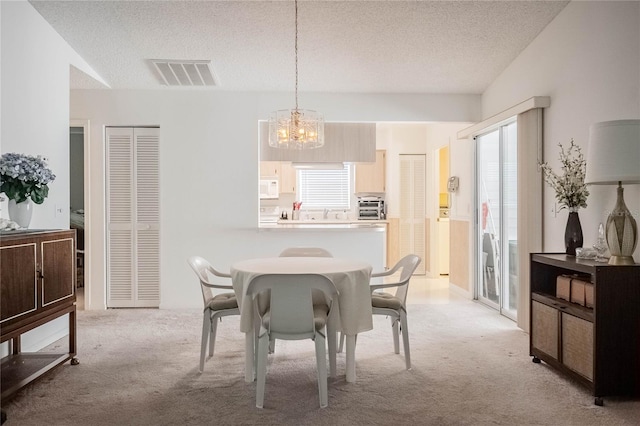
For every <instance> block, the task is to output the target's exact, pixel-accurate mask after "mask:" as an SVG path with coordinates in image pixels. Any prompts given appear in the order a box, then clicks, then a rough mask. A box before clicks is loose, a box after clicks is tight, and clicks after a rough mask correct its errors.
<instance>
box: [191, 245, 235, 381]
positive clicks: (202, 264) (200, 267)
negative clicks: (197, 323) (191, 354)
mask: <svg viewBox="0 0 640 426" xmlns="http://www.w3.org/2000/svg"><path fill="white" fill-rule="evenodd" d="M187 261H188V263H189V265H190V266H191V268H192V269H193V271H194V272H195V273H196V275H197V276H198V279H199V281H200V289H201V290H202V299H203V301H204V313H203V318H202V339H201V343H200V365H199V369H198V371H199V372H200V373H202V371H203V370H204V361H205V354H206V351H207V342H208V343H209V345H208V346H209V357H213V351H214V347H215V343H216V331H217V329H218V321H221V320H222V317H225V316H228V315H240V310H239V309H238V300H237V299H236V295H235V293H234V292H233V287H232V286H231V284H216V283H213V282H211V280H210V277H211V276H212V275H213V276H217V277H221V278H231V275H230V274H227V273H224V272H219V271H217V270H216V269H215V268H214V267H213V266H211V264H210V263H209V262H208V261H207V260H205V259H203V258H202V257H200V256H192V257H190V258H189V259H188V260H187ZM212 288H217V289H223V290H232V291H231V292H225V293H220V294H217V295H215V296H214V295H213V291H212V290H211V289H212Z"/></svg>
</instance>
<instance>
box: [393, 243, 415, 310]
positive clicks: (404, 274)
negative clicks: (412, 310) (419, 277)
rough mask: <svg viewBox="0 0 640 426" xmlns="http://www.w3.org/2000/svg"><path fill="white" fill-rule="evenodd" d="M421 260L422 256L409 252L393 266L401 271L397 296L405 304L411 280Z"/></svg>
mask: <svg viewBox="0 0 640 426" xmlns="http://www.w3.org/2000/svg"><path fill="white" fill-rule="evenodd" d="M421 260H422V259H420V256H418V255H415V254H408V255H406V256H405V257H403V258H402V259H400V260H399V261H398V263H396V264H395V266H394V267H393V268H392V270H395V271H400V278H399V279H398V283H400V285H399V286H398V287H397V288H396V297H397V298H398V299H400V300H402V304H403V305H405V304H406V302H407V292H408V290H409V280H411V277H412V276H413V273H414V272H415V271H416V269H417V268H418V265H419V264H420V261H421Z"/></svg>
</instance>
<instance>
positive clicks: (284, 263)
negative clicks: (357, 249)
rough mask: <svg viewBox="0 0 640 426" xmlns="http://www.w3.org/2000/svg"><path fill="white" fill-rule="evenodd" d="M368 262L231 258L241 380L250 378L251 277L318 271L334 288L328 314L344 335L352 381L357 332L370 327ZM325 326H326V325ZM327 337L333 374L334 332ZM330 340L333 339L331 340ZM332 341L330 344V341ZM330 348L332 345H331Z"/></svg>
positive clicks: (348, 377)
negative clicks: (241, 358) (242, 335)
mask: <svg viewBox="0 0 640 426" xmlns="http://www.w3.org/2000/svg"><path fill="white" fill-rule="evenodd" d="M371 270H372V267H371V265H370V264H369V263H367V262H364V261H361V260H357V259H349V258H340V257H337V258H336V257H269V258H255V259H247V260H241V261H238V262H235V263H233V264H232V265H231V280H232V284H233V290H234V292H235V294H236V298H237V300H238V307H239V308H240V331H241V332H243V333H245V381H247V382H252V381H253V379H254V357H255V338H254V326H255V325H254V324H255V322H254V320H255V318H254V315H255V313H254V309H253V301H252V300H251V298H250V297H245V296H246V293H247V287H248V286H249V283H250V282H251V280H252V279H253V278H255V277H256V276H259V275H264V274H319V275H323V276H325V277H327V278H328V279H329V280H331V282H333V284H334V285H335V286H336V289H337V290H338V298H337V299H338V300H337V303H336V301H334V305H333V306H332V310H336V309H337V313H336V312H333V313H332V315H331V316H330V319H329V320H330V321H333V322H332V326H333V327H331V328H332V329H333V330H335V331H341V332H342V333H343V334H344V335H345V340H346V345H345V350H346V380H347V382H355V381H356V367H355V348H356V336H357V335H358V333H362V332H365V331H369V330H372V329H373V312H372V308H371V290H370V287H369V280H370V278H371ZM328 328H329V327H328ZM327 340H328V341H329V367H330V368H329V370H330V374H331V375H332V376H335V374H336V373H335V368H336V367H335V359H336V355H335V353H336V351H335V344H336V335H335V333H334V334H333V335H329V336H327ZM332 340H333V341H332ZM332 343H333V344H332ZM332 348H333V349H332Z"/></svg>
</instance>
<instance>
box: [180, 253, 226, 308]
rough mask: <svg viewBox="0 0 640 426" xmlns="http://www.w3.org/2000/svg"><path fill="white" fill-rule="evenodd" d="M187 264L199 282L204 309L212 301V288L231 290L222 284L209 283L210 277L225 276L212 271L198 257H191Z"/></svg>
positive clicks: (214, 270) (208, 264)
mask: <svg viewBox="0 0 640 426" xmlns="http://www.w3.org/2000/svg"><path fill="white" fill-rule="evenodd" d="M187 262H188V263H189V265H190V266H191V269H193V272H195V273H196V275H197V276H198V280H200V289H201V290H202V300H203V302H204V306H205V307H206V306H207V304H208V303H209V301H211V299H213V292H212V291H211V289H212V288H221V289H227V290H231V289H233V286H231V285H224V284H215V283H213V282H211V279H210V275H215V276H219V277H227V276H228V275H227V274H224V273H222V272H219V271H217V270H216V269H214V267H213V266H211V264H210V263H209V262H208V261H207V260H205V259H204V258H202V257H200V256H191V257H190V258H189V259H188V260H187Z"/></svg>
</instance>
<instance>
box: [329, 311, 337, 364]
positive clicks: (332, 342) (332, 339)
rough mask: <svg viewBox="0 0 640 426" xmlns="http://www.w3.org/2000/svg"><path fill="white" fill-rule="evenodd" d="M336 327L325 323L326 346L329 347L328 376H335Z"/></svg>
mask: <svg viewBox="0 0 640 426" xmlns="http://www.w3.org/2000/svg"><path fill="white" fill-rule="evenodd" d="M336 337H337V336H336V329H335V327H334V326H333V325H331V324H329V323H327V346H328V347H329V376H331V377H336V375H337V372H336Z"/></svg>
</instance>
